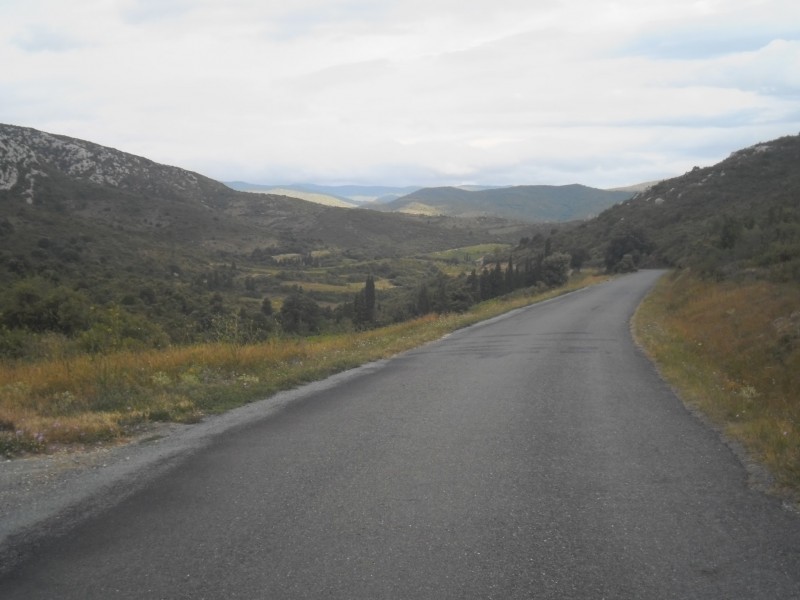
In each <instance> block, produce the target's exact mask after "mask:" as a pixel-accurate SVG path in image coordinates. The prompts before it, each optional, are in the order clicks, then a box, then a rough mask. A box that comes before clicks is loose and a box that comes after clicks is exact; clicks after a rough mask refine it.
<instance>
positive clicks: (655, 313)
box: [634, 273, 800, 497]
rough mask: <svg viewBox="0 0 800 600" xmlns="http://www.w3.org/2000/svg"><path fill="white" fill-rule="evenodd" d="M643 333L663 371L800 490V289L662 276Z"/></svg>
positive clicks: (779, 478) (780, 481)
mask: <svg viewBox="0 0 800 600" xmlns="http://www.w3.org/2000/svg"><path fill="white" fill-rule="evenodd" d="M634 323H635V328H636V332H637V335H638V338H639V340H640V341H641V343H642V344H643V346H644V347H645V348H646V349H647V351H648V352H649V353H650V354H651V356H652V357H653V358H654V359H655V360H656V362H657V363H658V364H659V366H660V368H661V369H662V372H663V374H664V376H665V377H666V378H667V379H668V380H669V381H670V382H671V383H673V385H675V387H676V388H677V389H678V390H680V392H681V394H682V396H683V397H684V399H685V400H686V402H687V403H689V404H690V405H692V406H695V407H697V408H699V409H700V410H701V411H703V412H704V413H705V414H707V415H708V416H709V417H710V418H711V419H712V421H714V422H715V423H717V424H718V425H719V426H720V427H722V428H723V429H724V431H725V432H726V433H727V434H728V435H729V436H731V437H732V438H735V439H737V440H739V441H740V442H742V443H743V444H744V446H745V447H746V448H747V449H748V451H749V452H750V453H751V454H752V455H753V456H754V457H755V458H756V459H757V460H759V461H760V462H761V463H762V464H764V465H766V466H767V467H768V468H769V469H770V470H771V472H772V473H773V474H774V476H775V479H776V482H777V485H778V486H779V487H780V488H782V489H783V490H784V491H790V492H791V493H793V494H797V495H798V497H800V289H798V286H796V285H788V284H773V283H769V282H765V281H752V282H744V283H734V282H722V283H718V282H709V281H701V280H699V279H696V278H694V277H692V276H691V275H690V274H688V273H683V274H680V275H672V276H670V277H665V278H663V279H662V280H661V281H660V282H659V284H658V286H657V288H656V290H655V291H654V293H653V294H651V296H650V297H649V298H647V299H646V300H645V302H644V303H643V304H642V306H641V307H640V309H639V311H638V313H637V315H636V318H635V321H634Z"/></svg>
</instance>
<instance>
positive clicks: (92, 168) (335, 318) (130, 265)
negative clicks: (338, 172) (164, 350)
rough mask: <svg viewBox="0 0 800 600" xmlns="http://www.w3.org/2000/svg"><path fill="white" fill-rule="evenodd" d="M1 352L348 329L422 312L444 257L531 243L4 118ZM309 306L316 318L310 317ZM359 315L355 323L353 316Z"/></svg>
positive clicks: (516, 230)
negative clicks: (266, 184) (423, 292)
mask: <svg viewBox="0 0 800 600" xmlns="http://www.w3.org/2000/svg"><path fill="white" fill-rule="evenodd" d="M0 149H2V154H0V280H1V281H2V282H3V286H2V289H0V357H6V358H34V357H37V356H49V355H50V354H52V353H53V352H61V353H64V352H66V353H80V352H90V353H97V352H103V351H107V350H112V349H125V348H127V349H143V348H153V347H156V348H159V347H165V346H167V345H170V344H186V343H196V342H207V341H217V340H221V339H235V340H237V341H257V340H264V339H268V338H270V337H271V336H273V335H278V334H281V333H293V334H294V333H311V332H317V331H323V330H347V329H348V328H353V327H355V326H361V324H360V323H358V324H357V323H354V314H353V303H354V297H355V296H356V295H357V294H356V293H355V292H354V286H356V287H363V285H364V284H365V282H366V279H367V277H368V276H373V277H374V278H375V279H377V282H378V291H379V295H381V296H386V299H385V301H383V298H381V300H382V301H381V302H380V310H378V311H376V314H375V319H376V321H379V322H384V323H385V322H392V321H396V320H402V319H404V318H408V317H409V316H412V314H415V313H414V312H413V311H414V310H416V309H415V308H413V305H414V302H415V300H414V298H416V296H417V286H418V285H419V284H421V283H422V282H424V281H427V280H434V279H436V277H437V276H438V275H439V274H440V271H439V270H438V267H437V264H438V263H437V262H436V261H433V260H431V259H429V258H427V255H428V254H429V253H431V252H436V251H441V250H447V249H452V248H459V247H470V246H474V245H476V244H485V243H490V242H493V243H499V244H504V243H508V242H510V241H512V240H516V239H518V237H519V235H520V232H522V231H527V230H529V229H530V227H529V226H527V225H521V224H518V223H512V222H509V221H504V220H502V219H497V218H479V219H458V220H454V219H448V218H444V217H441V218H425V219H422V218H417V217H411V216H404V215H394V214H383V213H379V212H375V211H368V210H363V209H341V208H333V207H325V206H321V205H319V204H314V203H310V202H305V201H302V200H298V199H291V198H287V197H283V196H275V195H266V194H248V193H242V192H237V191H235V190H232V189H230V188H229V187H227V186H225V185H222V184H220V183H218V182H215V181H213V180H211V179H208V178H206V177H203V176H202V175H199V174H196V173H191V172H188V171H185V170H183V169H179V168H176V167H169V166H165V165H159V164H157V163H154V162H152V161H149V160H147V159H145V158H141V157H137V156H132V155H130V154H126V153H124V152H120V151H118V150H114V149H111V148H105V147H102V146H99V145H97V144H93V143H91V142H86V141H82V140H76V139H72V138H67V137H63V136H56V135H52V134H47V133H44V132H39V131H36V130H33V129H25V128H20V127H13V126H7V125H2V126H0ZM299 315H302V316H303V318H302V319H301V318H299ZM356 320H357V319H356Z"/></svg>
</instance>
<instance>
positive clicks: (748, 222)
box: [554, 136, 800, 281]
mask: <svg viewBox="0 0 800 600" xmlns="http://www.w3.org/2000/svg"><path fill="white" fill-rule="evenodd" d="M798 165H800V136H787V137H782V138H779V139H776V140H773V141H769V142H765V143H761V144H757V145H755V146H752V147H749V148H745V149H743V150H740V151H738V152H734V153H733V154H731V156H729V157H728V158H727V159H725V160H723V161H721V162H720V163H718V164H716V165H713V166H711V167H707V168H699V167H695V168H694V169H692V170H691V171H689V172H688V173H685V174H684V175H682V176H680V177H675V178H672V179H668V180H664V181H662V182H659V183H657V184H655V185H653V186H652V187H650V188H648V189H647V190H645V191H643V192H640V193H638V194H636V195H635V196H634V197H633V198H631V199H630V200H627V201H625V202H623V203H621V204H619V205H616V206H613V207H611V208H609V209H607V210H606V211H604V212H602V213H601V214H600V215H599V216H598V217H597V218H596V219H594V220H592V221H591V222H587V223H585V224H583V225H581V227H579V228H577V229H575V230H573V231H571V232H569V233H567V232H562V233H561V234H560V235H559V237H558V239H557V240H554V243H557V244H559V245H560V247H562V248H564V249H582V250H587V251H589V252H590V253H591V254H592V255H593V256H594V258H595V260H596V262H599V263H602V264H605V265H606V266H607V267H609V268H618V265H619V262H620V261H621V260H622V257H623V256H624V255H626V254H627V255H630V261H632V262H633V263H635V264H637V265H642V266H647V265H665V266H678V267H681V266H690V267H693V268H694V269H695V270H697V271H700V272H703V273H707V274H713V275H714V276H716V277H728V276H735V275H741V274H744V273H750V274H752V275H762V276H768V277H771V278H777V279H780V280H794V281H800V169H798ZM630 261H629V262H630Z"/></svg>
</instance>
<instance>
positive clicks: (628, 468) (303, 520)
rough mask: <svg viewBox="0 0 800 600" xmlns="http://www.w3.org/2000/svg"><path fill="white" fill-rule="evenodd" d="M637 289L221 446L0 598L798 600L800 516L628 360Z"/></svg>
mask: <svg viewBox="0 0 800 600" xmlns="http://www.w3.org/2000/svg"><path fill="white" fill-rule="evenodd" d="M657 276H658V273H655V272H640V273H637V274H634V275H631V276H628V277H624V278H621V279H619V280H616V281H613V282H610V283H607V284H603V285H601V286H598V287H595V288H592V289H589V290H586V291H582V292H578V293H574V294H570V295H568V296H565V297H562V298H560V299H557V300H554V301H550V302H547V303H543V304H540V305H536V306H533V307H530V308H528V309H524V310H521V311H518V312H515V313H513V314H512V315H510V316H506V317H504V318H500V319H496V320H493V321H491V322H489V323H486V324H481V325H479V326H476V327H473V328H470V329H468V330H464V331H461V332H458V333H456V334H453V335H451V336H449V337H447V338H445V339H443V340H441V341H439V342H437V343H434V344H429V345H427V346H425V347H423V348H420V349H418V350H415V351H412V352H409V353H406V354H404V355H401V356H399V357H397V358H395V359H392V360H390V361H388V362H386V363H385V364H384V365H382V366H381V368H377V369H375V368H373V369H367V370H365V371H364V372H363V374H361V375H358V376H355V377H350V378H349V379H348V380H347V381H346V382H345V383H342V384H340V385H335V386H330V387H328V388H327V389H324V390H318V391H314V390H313V389H312V390H311V391H309V392H308V393H304V394H300V395H299V396H298V397H297V398H295V399H294V400H293V401H292V402H291V403H288V404H286V405H285V406H283V408H282V409H281V410H278V411H273V412H272V413H271V414H269V415H267V416H265V417H263V418H257V419H253V420H252V421H251V422H249V423H247V424H244V425H242V426H240V427H237V428H234V429H230V430H228V431H227V432H225V433H224V434H222V435H218V436H216V437H214V438H213V439H212V440H210V441H209V442H208V443H207V444H206V445H205V446H204V447H203V448H200V449H198V450H197V451H195V452H192V453H190V454H188V455H187V456H185V457H184V458H183V459H182V460H180V461H177V462H176V464H175V465H174V466H173V467H172V468H171V469H166V470H163V471H164V472H162V473H160V474H159V475H158V476H156V477H153V478H152V479H151V480H150V481H149V482H148V483H147V485H146V486H143V487H141V489H139V490H138V491H136V492H135V493H133V494H131V495H129V496H128V497H127V498H125V499H123V500H122V501H120V502H118V503H116V504H115V505H113V506H111V507H109V508H108V509H107V510H104V511H101V512H100V513H99V514H97V515H95V516H94V517H92V518H91V519H90V520H88V521H85V522H83V523H81V524H78V525H77V526H75V527H74V528H73V529H71V530H69V531H67V532H66V533H63V534H61V535H60V536H57V537H55V538H54V539H46V540H45V543H43V544H42V545H41V546H40V547H39V549H38V550H37V551H36V552H35V553H34V554H33V556H32V557H31V558H30V559H29V560H27V561H26V562H24V563H22V564H20V565H19V566H18V567H17V568H16V569H14V570H13V571H11V572H10V573H9V574H8V575H6V576H5V577H4V578H3V579H2V580H0V598H3V599H5V600H11V599H15V598H25V599H26V600H31V599H35V598H59V599H68V598H76V599H77V598H80V599H84V600H85V599H90V598H104V599H105V598H170V599H176V598H192V599H199V598H248V599H253V598H348V599H357V598H365V599H366V598H369V599H378V598H403V599H405V598H436V599H445V598H464V599H469V598H497V599H510V598H526V599H530V598H536V599H539V598H558V599H566V598H579V599H590V598H591V599H594V598H617V599H620V598H641V599H649V600H653V599H659V598H665V599H666V598H669V599H676V598H679V599H690V598H714V599H720V598H725V599H737V598H781V599H787V598H800V517H799V516H798V515H796V514H794V513H791V512H789V511H787V510H785V509H784V508H782V507H781V504H780V502H779V501H778V500H776V499H774V498H771V497H769V496H766V495H764V494H763V493H761V492H759V491H757V490H754V489H751V488H750V487H749V486H748V483H747V481H748V474H747V471H746V469H745V468H744V467H743V466H742V464H741V463H740V461H739V460H738V459H737V457H736V455H735V454H734V453H733V452H732V451H731V450H730V449H729V447H728V446H727V445H726V444H725V443H724V442H723V441H722V440H721V438H720V436H719V434H718V433H716V432H714V431H713V430H712V429H710V428H709V427H707V426H706V425H704V424H703V423H701V422H700V421H699V420H698V419H697V418H696V417H694V416H693V415H692V414H690V413H689V412H688V411H687V410H686V409H685V408H684V407H683V406H682V404H681V402H680V401H679V400H678V399H677V398H676V397H675V396H674V394H673V393H672V392H671V391H670V389H669V388H668V386H667V385H666V384H664V383H663V382H662V381H661V380H660V379H659V377H658V375H657V373H656V371H655V370H654V369H653V367H652V366H651V365H650V363H649V362H648V361H647V360H646V358H645V357H644V356H643V355H642V354H641V352H640V351H639V350H638V349H637V348H636V347H635V345H634V344H633V342H632V340H631V336H630V332H629V325H628V321H629V318H630V315H631V314H632V312H633V310H634V308H635V307H636V305H637V303H638V302H639V301H640V300H641V298H642V297H643V295H644V293H645V292H646V291H647V289H648V288H649V287H650V286H651V285H652V283H653V282H654V280H655V279H656V277H657Z"/></svg>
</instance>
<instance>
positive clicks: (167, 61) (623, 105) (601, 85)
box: [0, 0, 800, 185]
mask: <svg viewBox="0 0 800 600" xmlns="http://www.w3.org/2000/svg"><path fill="white" fill-rule="evenodd" d="M796 4H797V3H795V2H792V1H789V0H728V1H725V2H721V1H714V0H705V1H702V0H672V1H671V2H665V1H661V0H659V1H654V2H648V3H642V2H638V1H634V0H618V1H616V2H612V1H608V2H598V1H589V0H572V1H569V0H551V1H548V2H539V1H537V2H535V3H531V2H529V1H528V0H495V1H494V2H491V3H489V2H486V1H485V0H459V1H456V0H406V1H405V2H401V1H399V0H383V1H378V0H370V1H366V0H324V1H323V0H297V1H293V2H291V3H289V2H285V1H281V2H277V1H275V0H269V1H255V0H227V1H225V2H222V1H221V0H191V1H190V0H158V1H155V0H86V1H84V2H81V3H62V2H58V1H57V0H24V2H20V1H18V0H9V1H8V2H5V3H4V4H3V5H0V59H2V62H3V65H4V69H3V73H2V75H0V91H2V98H3V100H2V101H0V121H3V122H10V123H15V124H20V125H27V126H32V127H37V128H40V129H44V130H47V131H53V132H55V133H63V134H66V135H73V136H76V137H81V138H84V139H90V140H92V141H96V142H98V143H102V144H107V145H111V146H114V147H118V148H120V149H122V150H126V151H130V152H135V153H138V154H144V155H146V156H148V157H150V158H152V159H154V160H158V161H160V162H166V163H169V164H176V165H179V166H182V167H185V168H190V169H195V170H199V171H201V172H203V173H205V174H207V175H210V176H212V177H217V178H220V179H252V180H259V181H264V182H276V183H277V182H288V181H293V180H298V179H308V180H312V181H317V182H324V181H332V180H335V181H363V182H366V181H375V182H378V183H423V184H437V183H438V184H442V183H458V182H460V181H470V182H482V183H570V182H573V181H578V182H581V183H586V184H590V185H617V184H624V183H633V182H635V181H637V180H639V179H645V180H646V179H653V178H655V177H660V176H665V175H669V174H672V173H676V172H682V170H686V169H688V168H691V166H693V165H694V164H708V163H710V162H715V161H717V160H720V159H721V158H724V156H726V155H727V154H728V153H729V152H731V151H733V150H736V149H738V148H740V147H742V146H743V145H748V144H750V143H755V142H758V141H763V140H765V139H771V138H772V137H777V136H779V135H786V134H792V133H796V132H797V131H798V129H800V127H798V125H799V124H800V115H799V114H798V110H797V108H796V106H797V105H798V104H797V100H798V89H799V88H800V82H799V81H798V78H800V63H799V62H798V61H799V59H798V56H800V51H799V50H798V45H800V27H797V28H795V29H794V30H793V29H792V25H791V24H792V23H800V6H797V5H796ZM386 178H390V179H391V180H388V179H386ZM423 180H424V181H423Z"/></svg>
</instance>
